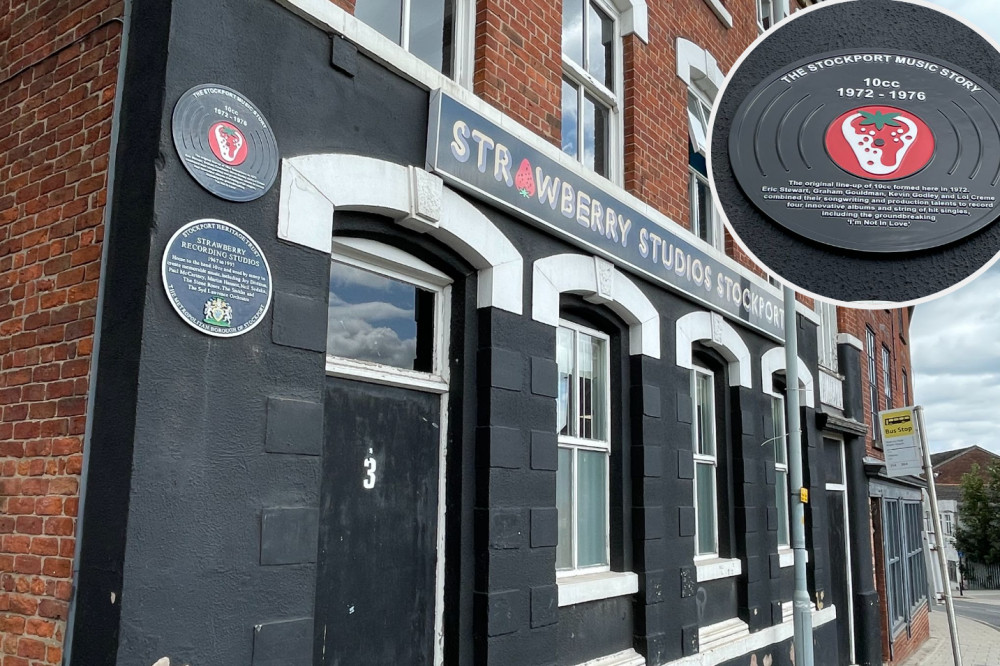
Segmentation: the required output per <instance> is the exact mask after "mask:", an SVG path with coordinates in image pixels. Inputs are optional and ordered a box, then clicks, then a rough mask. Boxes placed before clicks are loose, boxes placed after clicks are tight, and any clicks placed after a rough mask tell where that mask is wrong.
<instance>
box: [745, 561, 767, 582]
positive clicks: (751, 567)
mask: <svg viewBox="0 0 1000 666" xmlns="http://www.w3.org/2000/svg"><path fill="white" fill-rule="evenodd" d="M762 569H763V565H762V564H761V559H760V556H759V555H747V572H746V573H747V583H756V582H757V581H759V580H761V578H762V573H763V571H762Z"/></svg>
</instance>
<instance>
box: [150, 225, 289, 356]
mask: <svg viewBox="0 0 1000 666" xmlns="http://www.w3.org/2000/svg"><path fill="white" fill-rule="evenodd" d="M161 271H162V275H163V288H164V289H165V290H166V292H167V298H168V299H169V300H170V304H171V305H172V306H173V307H174V310H176V311H177V314H179V315H180V316H181V318H183V319H184V321H186V322H187V323H188V324H190V325H191V326H193V327H194V328H196V329H198V330H199V331H201V332H202V333H207V334H208V335H214V336H218V337H223V338H231V337H234V336H237V335H242V334H244V333H246V332H247V331H249V330H250V329H252V328H253V327H254V326H256V325H257V324H258V323H260V320H261V319H263V318H264V314H265V313H266V312H267V309H268V307H269V306H270V305H271V269H270V267H269V266H268V264H267V259H266V258H265V257H264V253H263V252H262V251H261V249H260V246H259V245H257V243H256V241H254V239H253V238H251V237H250V236H248V235H247V234H246V233H245V232H244V231H243V230H242V229H240V228H239V227H237V226H235V225H232V224H230V223H228V222H223V221H222V220H212V219H204V220H196V221H194V222H189V223H188V224H185V225H184V226H183V227H181V228H180V229H178V230H177V232H176V233H175V234H174V235H173V236H172V237H171V239H170V242H169V243H167V249H166V250H165V251H164V253H163V264H162V268H161Z"/></svg>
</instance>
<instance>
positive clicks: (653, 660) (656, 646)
mask: <svg viewBox="0 0 1000 666" xmlns="http://www.w3.org/2000/svg"><path fill="white" fill-rule="evenodd" d="M642 640H643V642H644V643H645V644H646V651H645V654H646V663H647V664H664V663H666V662H667V658H668V655H669V651H670V646H669V644H668V641H667V637H666V635H665V634H662V633H660V634H649V635H647V636H646V637H645V638H644V639H642Z"/></svg>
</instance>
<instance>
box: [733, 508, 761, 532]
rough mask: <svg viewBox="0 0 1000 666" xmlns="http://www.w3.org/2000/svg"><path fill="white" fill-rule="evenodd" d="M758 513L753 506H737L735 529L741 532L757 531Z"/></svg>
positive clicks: (758, 524)
mask: <svg viewBox="0 0 1000 666" xmlns="http://www.w3.org/2000/svg"><path fill="white" fill-rule="evenodd" d="M759 515H760V512H759V511H758V510H757V507H755V506H745V507H737V508H736V530H737V531H738V532H740V533H743V534H746V533H748V532H757V531H759V530H760V528H761V523H760V519H759V517H758V516H759Z"/></svg>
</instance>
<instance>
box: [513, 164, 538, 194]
mask: <svg viewBox="0 0 1000 666" xmlns="http://www.w3.org/2000/svg"><path fill="white" fill-rule="evenodd" d="M514 187H516V188H517V193H518V194H520V195H521V196H522V197H524V198H525V199H528V198H530V197H533V196H535V177H534V175H532V173H531V162H529V161H528V160H521V166H519V167H518V168H517V175H515V176H514Z"/></svg>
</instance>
